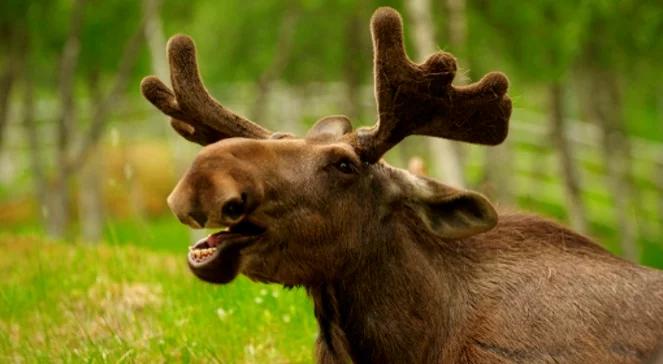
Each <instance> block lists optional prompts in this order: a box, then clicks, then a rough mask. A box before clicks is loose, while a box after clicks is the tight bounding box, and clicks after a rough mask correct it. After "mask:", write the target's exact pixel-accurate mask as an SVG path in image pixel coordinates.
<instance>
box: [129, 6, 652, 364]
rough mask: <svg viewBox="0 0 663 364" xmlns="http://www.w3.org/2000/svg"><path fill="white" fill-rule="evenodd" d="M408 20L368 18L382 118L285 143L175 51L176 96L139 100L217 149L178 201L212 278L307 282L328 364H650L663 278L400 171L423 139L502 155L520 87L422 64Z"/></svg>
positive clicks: (160, 89)
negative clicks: (414, 139)
mask: <svg viewBox="0 0 663 364" xmlns="http://www.w3.org/2000/svg"><path fill="white" fill-rule="evenodd" d="M402 27H403V26H402V21H401V18H400V15H399V14H398V13H397V12H396V11H395V10H393V9H391V8H379V9H378V10H376V11H375V13H374V14H373V17H372V19H371V34H372V38H373V48H374V87H375V99H376V102H377V122H376V124H375V125H374V126H373V127H370V128H359V129H353V128H352V126H351V124H350V121H349V120H348V118H346V117H344V116H328V117H325V118H322V119H320V120H319V121H318V122H317V123H316V124H315V125H314V126H313V127H312V128H311V130H310V131H308V133H307V134H306V136H305V137H303V138H297V137H295V136H293V135H291V134H287V133H282V132H275V133H272V132H270V131H268V130H266V129H264V128H263V127H261V126H259V125H258V124H255V123H253V122H251V121H249V120H247V119H245V118H243V117H241V116H239V115H237V114H235V113H233V112H232V111H230V110H229V109H227V108H224V107H223V106H221V105H220V104H219V103H218V102H217V101H216V100H215V99H214V98H212V96H210V95H209V93H208V92H207V90H206V89H205V87H204V85H203V83H202V80H201V77H200V75H199V71H198V65H197V61H196V50H195V46H194V43H193V41H192V40H191V39H190V38H189V37H187V36H184V35H176V36H174V37H172V38H171V39H170V40H169V42H168V46H167V48H168V58H169V62H170V72H171V81H172V90H171V89H170V88H169V87H167V86H166V85H165V84H164V83H162V82H161V81H160V80H159V79H158V78H156V77H153V76H150V77H147V78H145V79H144V80H143V81H142V83H141V89H142V92H143V95H144V96H145V97H146V98H147V99H148V100H149V101H150V102H151V103H152V104H154V105H155V106H156V107H157V108H158V109H160V110H161V111H162V112H163V113H165V114H167V115H169V116H170V117H171V125H172V127H173V128H174V129H175V131H176V132H177V133H179V134H180V135H181V136H183V137H184V138H186V139H187V140H189V141H192V142H195V143H198V144H201V145H203V146H204V147H203V148H202V149H201V151H200V152H199V154H198V155H197V157H196V158H195V160H194V161H193V163H192V164H191V166H190V168H189V169H188V171H187V172H185V174H184V176H183V177H182V178H181V180H180V181H179V182H178V184H177V185H176V187H175V188H174V190H173V192H172V193H171V194H170V196H169V197H168V205H169V207H170V209H171V210H172V211H173V213H174V214H175V215H176V216H177V217H178V219H179V220H180V221H181V222H182V223H184V224H187V225H189V226H191V227H192V228H214V229H220V231H219V232H217V233H214V234H212V235H210V236H208V237H207V238H204V239H202V240H200V241H198V242H197V243H195V244H193V245H192V246H191V247H190V248H189V252H188V255H187V261H188V265H189V267H190V269H191V270H192V272H193V273H194V274H195V275H196V276H197V277H199V278H200V279H202V280H204V281H207V282H212V283H220V284H224V283H228V282H230V281H232V280H233V279H234V278H235V277H236V276H237V275H238V274H240V273H241V274H243V275H245V276H247V277H249V278H250V279H252V280H255V281H259V282H269V283H278V284H282V285H284V286H297V287H304V288H305V289H306V290H307V292H308V294H309V296H310V297H311V299H312V300H313V303H314V313H315V317H316V319H317V322H318V324H319V335H318V339H317V342H316V348H317V349H316V355H317V360H318V362H320V363H345V362H349V361H352V362H356V363H640V362H643V361H645V360H648V359H649V358H651V357H652V355H654V354H655V353H656V352H657V351H658V349H659V345H660V344H661V343H663V272H661V271H657V270H655V269H650V268H646V267H642V266H638V265H636V264H633V263H630V262H628V261H626V260H623V259H621V258H619V257H616V256H614V255H612V254H610V253H609V252H607V251H606V250H604V249H603V248H602V247H600V246H599V245H597V244H596V243H594V242H593V241H591V240H590V239H589V238H587V237H585V236H583V235H580V234H578V233H576V232H573V231H571V230H569V229H567V228H565V227H563V226H561V225H558V224H557V223H554V222H551V221H548V220H546V219H543V218H540V217H536V216H531V215H524V214H519V213H499V214H498V213H497V212H496V210H495V208H494V207H493V206H492V205H491V203H490V202H489V201H488V200H487V199H486V198H485V197H484V196H482V195H481V194H479V193H476V192H472V191H464V190H459V189H455V188H452V187H449V186H446V185H444V184H441V183H439V182H437V181H435V180H433V179H430V178H427V177H423V176H415V175H413V174H411V173H409V172H407V171H405V170H401V169H398V168H395V167H392V166H390V165H389V164H387V163H386V162H385V161H384V160H382V159H381V157H382V156H383V155H384V154H385V153H386V152H387V151H388V150H389V149H390V148H392V147H393V146H395V145H396V144H398V143H399V142H400V141H401V140H403V139H404V138H406V137H407V136H409V135H415V134H417V135H426V136H432V137H440V138H447V139H452V140H457V141H463V142H468V143H476V144H483V145H496V144H499V143H501V142H502V141H503V140H504V139H505V138H506V136H507V131H508V122H509V118H510V114H511V101H510V99H509V97H508V96H507V94H506V92H507V88H508V80H507V78H506V77H505V76H504V75H503V74H501V73H497V72H493V73H489V74H487V75H486V76H484V77H483V78H482V79H481V80H480V81H478V82H476V83H474V84H471V85H467V86H455V85H452V80H453V78H454V76H455V73H456V61H455V59H454V57H453V56H452V55H450V54H448V53H445V52H438V53H436V54H433V55H432V56H430V57H429V58H428V59H427V60H426V61H425V62H423V63H421V64H416V63H413V62H412V61H410V59H409V58H408V56H407V54H406V52H405V48H404V45H403V29H402Z"/></svg>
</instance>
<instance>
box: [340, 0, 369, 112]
mask: <svg viewBox="0 0 663 364" xmlns="http://www.w3.org/2000/svg"><path fill="white" fill-rule="evenodd" d="M361 14H363V12H360V11H359V9H357V11H353V12H352V14H350V15H349V16H350V18H349V19H348V22H347V25H346V30H345V45H346V51H345V53H344V55H345V58H344V60H343V61H344V62H343V63H344V67H343V71H344V72H343V74H344V76H345V90H346V99H347V105H348V106H349V110H348V117H349V118H350V119H351V120H353V119H354V120H356V119H359V120H361V117H362V115H361V99H360V86H361V64H360V63H359V60H360V59H361V56H360V54H361V52H362V49H363V48H364V44H363V43H364V42H362V37H360V36H358V34H361V30H362V25H363V20H364V19H362V17H361Z"/></svg>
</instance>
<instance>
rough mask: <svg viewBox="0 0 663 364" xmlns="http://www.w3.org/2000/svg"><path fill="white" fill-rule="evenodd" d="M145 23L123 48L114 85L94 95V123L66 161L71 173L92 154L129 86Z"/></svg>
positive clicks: (142, 38) (67, 168) (67, 169)
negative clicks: (102, 93)
mask: <svg viewBox="0 0 663 364" xmlns="http://www.w3.org/2000/svg"><path fill="white" fill-rule="evenodd" d="M144 39H145V38H144V24H143V23H141V24H140V25H139V27H138V29H137V30H136V32H135V33H134V34H133V35H132V36H131V37H130V38H129V39H128V40H127V42H126V43H125V45H124V49H123V50H122V57H121V58H120V64H119V66H118V70H117V73H116V74H115V79H114V82H113V85H112V87H111V89H110V91H109V92H108V94H107V95H106V97H102V96H101V95H100V93H98V94H99V95H97V96H96V97H94V96H93V97H92V99H93V102H94V105H93V112H92V123H91V124H90V127H89V128H88V129H87V131H86V133H85V134H84V135H83V138H82V140H81V146H80V148H78V151H77V152H76V153H72V154H71V158H70V159H69V160H68V161H67V163H66V165H65V166H66V168H65V170H66V171H67V172H69V173H71V172H75V171H76V169H78V168H80V167H82V166H83V164H85V162H86V159H87V158H88V157H89V156H90V155H91V154H92V151H93V150H94V149H95V148H96V145H97V143H98V142H99V139H100V138H101V136H102V134H103V131H104V128H105V126H106V124H107V123H108V119H109V117H110V114H111V113H112V110H113V107H114V106H115V105H116V104H117V101H118V99H119V98H120V96H121V94H122V92H123V91H124V90H125V89H126V87H127V82H128V81H129V77H130V76H131V71H132V70H133V68H134V66H135V65H136V61H137V60H138V54H139V51H140V47H141V46H142V44H143V40H144Z"/></svg>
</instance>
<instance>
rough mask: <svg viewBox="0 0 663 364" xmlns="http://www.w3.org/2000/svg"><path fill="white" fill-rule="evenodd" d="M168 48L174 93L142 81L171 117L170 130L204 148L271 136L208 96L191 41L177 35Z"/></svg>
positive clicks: (160, 84) (143, 87)
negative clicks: (220, 143) (231, 141)
mask: <svg viewBox="0 0 663 364" xmlns="http://www.w3.org/2000/svg"><path fill="white" fill-rule="evenodd" d="M167 48H168V61H169V63H170V76H171V82H172V84H173V90H174V91H171V90H170V89H169V88H168V86H166V85H164V84H163V82H161V80H159V79H158V78H157V77H155V76H149V77H146V78H144V79H143V81H142V82H141V91H142V92H143V95H144V96H145V98H147V99H148V100H149V101H150V102H151V103H152V104H153V105H154V106H156V107H157V108H158V109H159V110H161V111H162V112H163V113H165V114H167V115H169V116H171V117H172V119H171V126H172V127H173V129H175V131H177V132H178V133H179V134H180V135H182V136H183V137H184V138H186V139H187V140H189V141H192V142H195V143H198V144H201V145H207V144H210V143H214V142H216V141H219V140H221V139H225V138H232V137H244V138H253V139H265V138H268V137H269V136H270V135H271V133H270V132H269V131H268V130H266V129H264V128H263V127H261V126H259V125H257V124H255V123H253V122H251V121H249V120H247V119H245V118H243V117H241V116H239V115H237V114H235V113H233V112H232V111H230V110H228V109H226V108H224V107H223V106H221V104H219V103H218V102H217V101H216V100H215V99H214V98H213V97H212V96H211V95H210V94H209V93H208V92H207V90H206V89H205V86H204V85H203V82H202V80H201V78H200V74H199V72H198V64H197V62H196V47H195V45H194V43H193V40H192V39H191V38H190V37H188V36H186V35H175V36H173V37H172V38H170V40H169V41H168V46H167Z"/></svg>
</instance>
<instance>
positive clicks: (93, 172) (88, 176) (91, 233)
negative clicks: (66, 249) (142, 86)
mask: <svg viewBox="0 0 663 364" xmlns="http://www.w3.org/2000/svg"><path fill="white" fill-rule="evenodd" d="M88 89H89V92H90V99H91V100H92V103H93V105H92V109H93V110H94V109H96V108H97V107H98V106H97V103H99V102H100V101H99V100H101V95H100V94H101V92H100V89H99V75H98V74H97V73H92V74H90V75H89V76H88ZM87 154H89V156H88V157H87V159H86V161H85V163H83V165H82V166H80V171H79V174H78V182H79V185H78V221H79V222H80V225H81V235H82V238H83V240H84V241H85V242H87V243H98V242H99V241H101V236H102V230H103V219H104V204H103V186H102V184H103V177H102V171H103V168H102V158H101V155H100V154H99V152H98V148H97V147H95V148H92V149H90V150H89V151H88V152H87Z"/></svg>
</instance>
